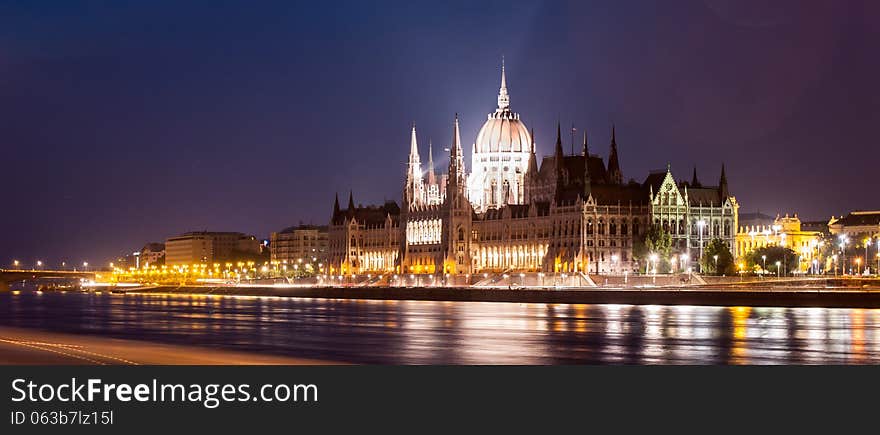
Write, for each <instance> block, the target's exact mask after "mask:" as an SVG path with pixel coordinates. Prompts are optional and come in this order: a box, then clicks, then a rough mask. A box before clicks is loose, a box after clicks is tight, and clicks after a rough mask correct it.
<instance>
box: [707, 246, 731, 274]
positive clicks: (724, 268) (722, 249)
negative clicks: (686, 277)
mask: <svg viewBox="0 0 880 435" xmlns="http://www.w3.org/2000/svg"><path fill="white" fill-rule="evenodd" d="M716 255H717V256H718V260H717V262H716V260H715V256H716ZM733 263H734V260H733V254H731V253H730V246H729V245H728V244H727V242H725V241H724V240H721V239H712V240H711V241H709V244H708V245H706V248H705V249H703V258H701V259H700V270H702V271H704V272H706V273H711V274H713V275H733V274H734V273H736V269H735V268H734V264H733ZM716 264H717V267H716Z"/></svg>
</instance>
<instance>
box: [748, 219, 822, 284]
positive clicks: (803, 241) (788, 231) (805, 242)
mask: <svg viewBox="0 0 880 435" xmlns="http://www.w3.org/2000/svg"><path fill="white" fill-rule="evenodd" d="M824 243H825V242H824V236H823V233H822V232H821V231H805V230H803V229H802V228H801V220H800V218H798V215H797V214H795V215H794V216H789V215H788V214H786V215H785V216H784V217H779V215H777V216H776V218H775V219H774V220H773V222H772V223H771V224H767V225H747V226H742V227H739V230H738V231H737V233H736V249H735V255H736V256H737V257H743V256H745V255H748V254H749V253H750V252H752V251H754V250H756V249H760V248H763V247H766V246H781V247H787V248H789V249H791V250H792V251H794V252H796V253H797V254H798V258H799V263H798V270H800V271H806V270H807V269H809V268H810V267H811V265H812V264H813V260H814V259H816V260H818V261H822V260H821V259H820V258H819V256H820V253H821V252H822V249H821V248H822V246H824ZM823 267H824V265H823Z"/></svg>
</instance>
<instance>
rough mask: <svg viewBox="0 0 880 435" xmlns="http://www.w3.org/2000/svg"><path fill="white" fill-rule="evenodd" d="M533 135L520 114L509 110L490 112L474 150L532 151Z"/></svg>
mask: <svg viewBox="0 0 880 435" xmlns="http://www.w3.org/2000/svg"><path fill="white" fill-rule="evenodd" d="M531 144H532V136H531V134H529V130H528V129H527V128H526V126H525V124H523V122H522V121H520V119H519V114H516V113H513V112H511V111H510V110H509V109H507V110H499V111H496V112H495V113H490V114H489V117H488V119H487V120H486V123H485V124H483V128H481V129H480V132H479V133H477V141H476V145H475V148H474V150H475V151H476V152H477V153H498V152H502V153H503V152H523V153H527V152H529V151H531V149H530V147H531Z"/></svg>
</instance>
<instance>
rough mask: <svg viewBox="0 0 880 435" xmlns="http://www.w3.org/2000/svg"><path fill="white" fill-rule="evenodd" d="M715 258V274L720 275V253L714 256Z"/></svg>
mask: <svg viewBox="0 0 880 435" xmlns="http://www.w3.org/2000/svg"><path fill="white" fill-rule="evenodd" d="M712 258H714V259H715V275H718V254H715V255H713V256H712Z"/></svg>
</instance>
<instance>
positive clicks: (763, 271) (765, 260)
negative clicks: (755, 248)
mask: <svg viewBox="0 0 880 435" xmlns="http://www.w3.org/2000/svg"><path fill="white" fill-rule="evenodd" d="M761 260H763V262H764V266H763V267H762V268H761V276H764V275H767V256H766V255H762V256H761Z"/></svg>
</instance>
